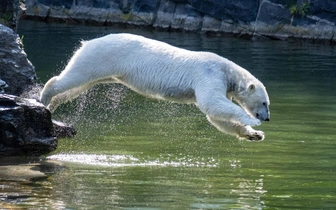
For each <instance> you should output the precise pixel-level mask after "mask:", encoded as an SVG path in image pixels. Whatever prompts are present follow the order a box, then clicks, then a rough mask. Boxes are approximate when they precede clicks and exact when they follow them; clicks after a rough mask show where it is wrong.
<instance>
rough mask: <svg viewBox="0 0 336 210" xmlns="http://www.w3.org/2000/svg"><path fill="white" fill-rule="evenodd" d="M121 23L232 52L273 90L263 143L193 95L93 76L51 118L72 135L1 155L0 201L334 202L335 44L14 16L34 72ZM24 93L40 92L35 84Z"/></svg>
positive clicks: (33, 205) (78, 204)
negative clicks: (244, 137) (215, 122)
mask: <svg viewBox="0 0 336 210" xmlns="http://www.w3.org/2000/svg"><path fill="white" fill-rule="evenodd" d="M117 32H129V33H135V34H140V35H145V36H147V37H150V38H155V39H158V40H162V41H164V42H167V43H170V44H173V45H175V46H179V47H183V48H186V49H191V50H204V51H212V52H215V53H217V54H219V55H222V56H224V57H227V58H229V59H230V60H233V61H234V62H236V63H238V64H239V65H241V66H243V67H244V68H246V69H248V70H249V71H250V72H251V73H252V74H253V75H255V76H256V77H257V78H259V79H260V80H261V81H262V82H263V83H264V85H265V86H266V87H267V90H268V93H269V95H270V99H271V121H270V122H269V123H264V124H263V125H261V126H259V127H258V129H261V130H263V131H264V132H265V134H266V138H265V140H264V141H262V142H258V143H252V142H247V141H239V140H237V139H236V138H234V137H231V136H228V135H225V134H222V133H220V132H219V131H217V130H216V129H215V128H214V127H212V126H211V125H210V124H209V123H208V122H207V121H206V119H205V117H204V115H203V114H202V113H200V111H199V110H198V109H197V108H196V107H195V106H193V105H181V104H171V103H167V102H162V101H157V100H153V99H148V98H144V97H142V96H139V95H137V94H135V93H133V92H132V91H130V90H128V89H127V88H125V87H123V86H121V85H100V86H97V87H95V88H93V89H91V90H89V91H88V92H87V93H85V94H83V95H81V96H80V97H79V98H78V100H76V101H73V102H72V103H68V104H65V105H62V106H61V107H60V108H59V109H58V110H57V111H56V113H55V114H54V118H56V119H57V120H61V121H64V122H68V123H72V124H73V125H74V127H75V128H76V129H77V132H78V135H77V136H76V137H75V138H73V139H60V140H59V147H58V149H57V150H56V151H55V152H54V153H52V154H49V155H46V156H45V157H41V158H28V159H26V158H20V159H15V158H2V159H0V161H1V162H0V209H1V208H18V209H20V208H22V209H335V208H336V180H335V177H336V172H335V170H336V161H335V159H336V154H335V149H336V145H335V139H336V135H335V119H336V106H335V103H336V98H335V91H334V90H335V89H336V83H335V74H336V71H335V70H336V64H335V53H336V48H335V47H334V46H328V45H314V44H308V43H299V42H297V43H288V42H275V41H250V40H243V39H235V38H230V37H207V36H205V35H199V34H188V33H167V32H157V31H150V30H141V29H125V28H124V29H122V28H112V27H107V28H105V27H84V26H77V25H70V26H69V25H60V24H45V23H40V22H28V21H22V22H21V23H20V29H19V33H20V35H24V39H23V41H24V47H25V51H26V52H27V54H28V57H29V59H30V60H31V61H32V63H33V64H34V65H35V67H36V70H37V76H38V77H39V81H40V82H41V83H45V82H46V81H47V80H48V79H49V78H50V77H52V76H53V75H55V74H58V73H59V72H60V71H61V70H62V69H63V67H64V66H65V65H66V63H67V61H68V59H69V58H70V57H71V55H72V52H73V50H75V49H76V48H78V46H79V41H80V40H83V39H84V40H86V39H91V38H95V37H99V36H102V35H105V34H108V33H117ZM36 90H37V91H35V92H34V91H33V92H32V93H29V94H28V95H32V97H36V95H37V93H38V90H40V87H38V88H36Z"/></svg>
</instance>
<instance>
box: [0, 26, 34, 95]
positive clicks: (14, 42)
mask: <svg viewBox="0 0 336 210" xmlns="http://www.w3.org/2000/svg"><path fill="white" fill-rule="evenodd" d="M0 46H1V47H0V79H1V80H3V81H4V82H6V83H7V85H8V87H7V88H6V89H5V93H8V94H13V95H20V94H22V93H23V92H24V91H25V90H26V89H27V88H29V87H31V86H34V85H35V84H36V73H35V68H34V66H33V65H32V64H31V63H30V61H29V60H28V59H27V55H26V53H25V52H24V51H23V49H22V44H21V41H20V38H19V36H18V35H17V34H15V33H14V31H13V30H12V29H10V28H8V27H6V26H4V25H1V24H0Z"/></svg>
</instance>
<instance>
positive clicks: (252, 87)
mask: <svg viewBox="0 0 336 210" xmlns="http://www.w3.org/2000/svg"><path fill="white" fill-rule="evenodd" d="M255 90H256V86H255V85H254V84H249V86H248V88H247V91H248V93H250V94H251V93H254V91H255Z"/></svg>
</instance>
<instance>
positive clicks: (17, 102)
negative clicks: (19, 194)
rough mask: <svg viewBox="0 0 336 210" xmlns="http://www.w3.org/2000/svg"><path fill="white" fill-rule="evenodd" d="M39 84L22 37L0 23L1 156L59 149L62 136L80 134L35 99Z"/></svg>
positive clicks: (38, 153) (32, 153) (39, 153)
mask: <svg viewBox="0 0 336 210" xmlns="http://www.w3.org/2000/svg"><path fill="white" fill-rule="evenodd" d="M36 86H37V84H36V73H35V68H34V66H33V65H32V64H31V62H30V61H29V60H28V59H27V55H26V53H25V52H24V50H23V49H22V43H21V40H20V38H19V36H18V35H17V34H16V33H15V32H14V31H13V30H12V29H10V28H8V27H6V26H4V25H1V24H0V157H1V156H5V155H37V156H38V155H41V154H44V153H48V152H51V151H54V150H55V149H56V148H57V139H58V138H61V137H73V136H74V135H75V134H76V132H75V130H74V129H73V128H72V126H70V125H66V124H64V123H61V122H57V121H53V120H52V117H51V113H50V111H49V110H48V109H46V107H45V106H44V105H43V104H41V103H39V102H38V101H37V100H36V99H33V98H38V93H36V94H35V95H30V94H28V93H29V92H30V90H31V89H32V88H34V87H36ZM19 96H22V97H19ZM23 96H25V97H28V98H23Z"/></svg>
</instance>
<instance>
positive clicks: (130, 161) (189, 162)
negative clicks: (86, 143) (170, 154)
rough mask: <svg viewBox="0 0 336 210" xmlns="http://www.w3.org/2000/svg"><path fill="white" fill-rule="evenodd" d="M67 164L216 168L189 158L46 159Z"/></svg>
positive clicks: (214, 163)
mask: <svg viewBox="0 0 336 210" xmlns="http://www.w3.org/2000/svg"><path fill="white" fill-rule="evenodd" d="M47 159H49V160H57V161H63V162H69V163H79V164H86V165H95V166H109V167H128V166H129V167H131V166H162V167H165V166H172V167H217V166H218V165H219V163H218V161H216V160H215V159H214V158H210V159H207V160H205V159H200V160H198V159H193V158H190V157H182V158H175V159H174V160H169V159H168V160H167V159H166V160H163V159H161V158H159V159H155V160H140V159H138V158H135V157H133V156H132V155H96V154H56V155H51V156H49V157H47Z"/></svg>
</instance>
